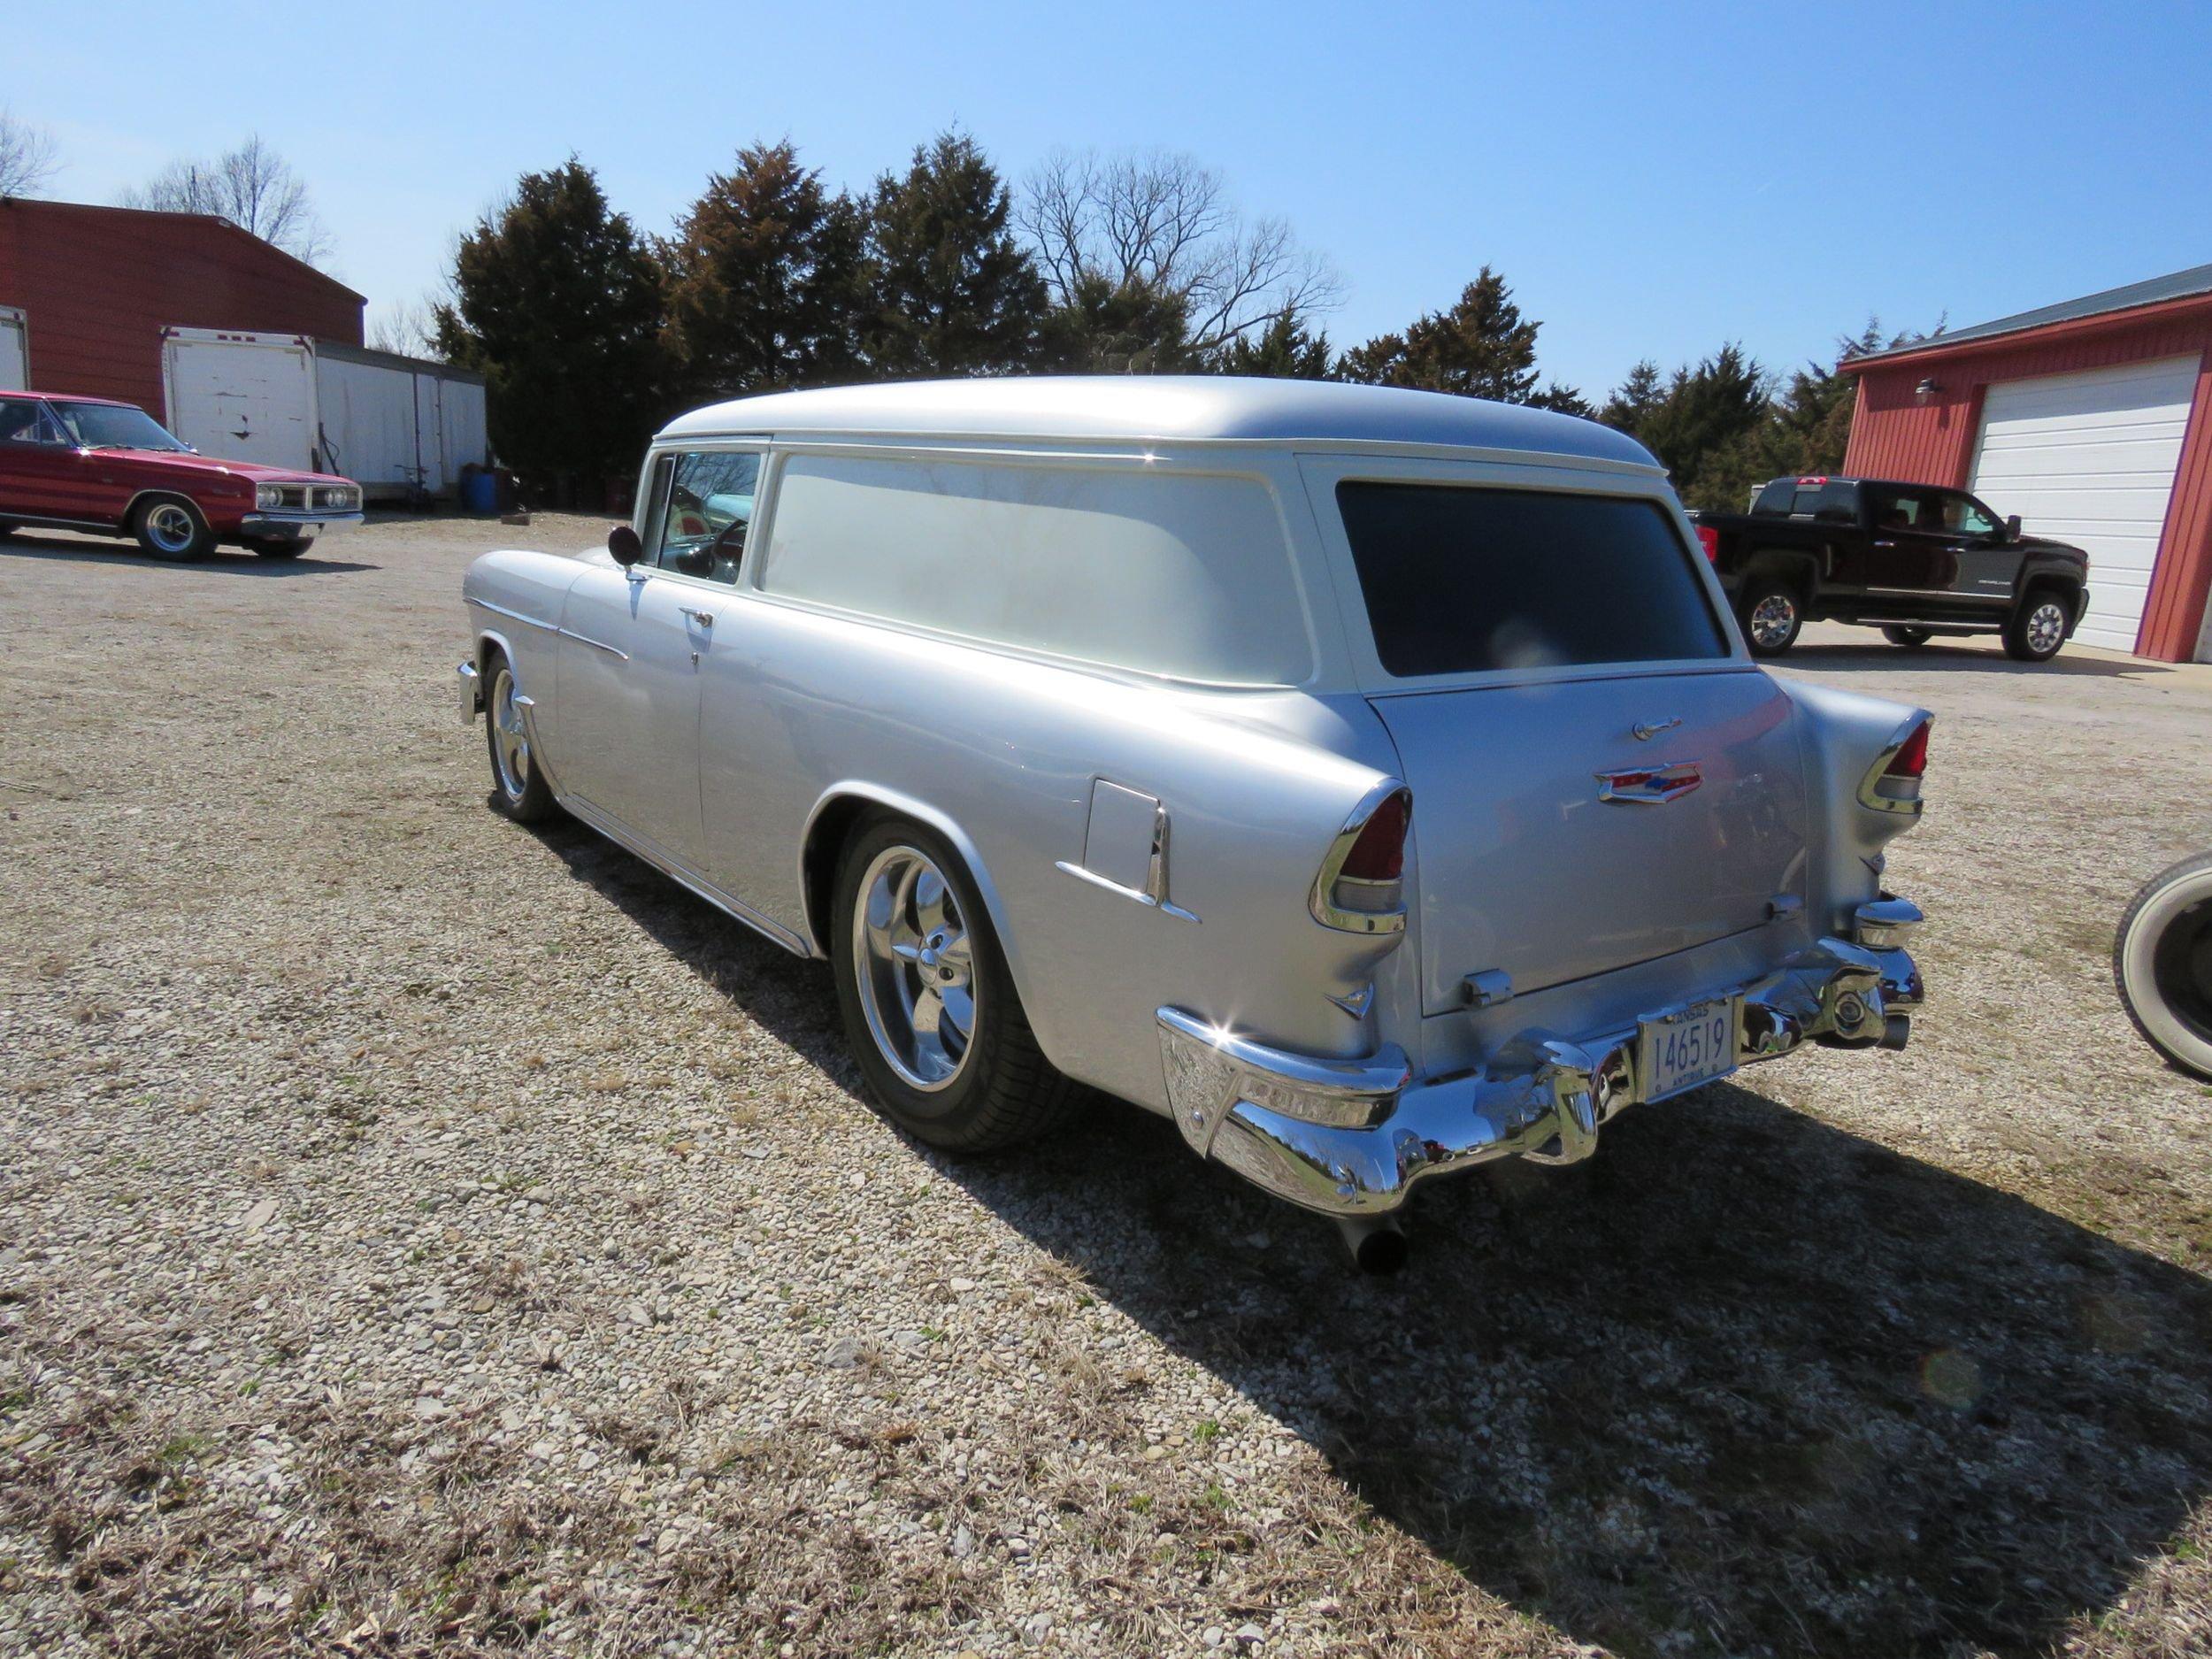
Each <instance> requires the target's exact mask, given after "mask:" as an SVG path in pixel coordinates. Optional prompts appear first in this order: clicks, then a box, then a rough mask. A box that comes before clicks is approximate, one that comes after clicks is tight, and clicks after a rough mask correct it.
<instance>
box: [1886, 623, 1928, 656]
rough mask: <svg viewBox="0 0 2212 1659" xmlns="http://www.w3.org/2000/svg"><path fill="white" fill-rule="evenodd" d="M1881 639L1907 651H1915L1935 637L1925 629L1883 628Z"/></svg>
mask: <svg viewBox="0 0 2212 1659" xmlns="http://www.w3.org/2000/svg"><path fill="white" fill-rule="evenodd" d="M1882 637H1883V638H1884V639H1886V640H1887V641H1889V642H1890V643H1891V644H1892V645H1901V646H1903V647H1904V648H1905V649H1907V650H1912V651H1916V650H1918V649H1920V648H1921V647H1922V646H1924V645H1925V644H1926V643H1927V642H1928V641H1930V640H1932V639H1933V638H1935V635H1934V634H1931V633H1929V632H1928V630H1927V629H1925V628H1884V629H1883V630H1882Z"/></svg>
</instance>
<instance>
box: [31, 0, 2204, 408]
mask: <svg viewBox="0 0 2212 1659" xmlns="http://www.w3.org/2000/svg"><path fill="white" fill-rule="evenodd" d="M2208 64H2212V7H2205V6H2202V5H2183V4H2173V5H2165V4H2140V5H2128V6H2118V5H2087V4H2081V5H2030V4H2003V5H1985V4H1958V5H1934V6H1932V5H1924V4H1923V5H1897V6H1863V7H1839V8H1816V7H1811V6H1804V7H1786V8H1776V9H1774V10H1772V11H1763V10H1761V11H1754V10H1752V9H1750V8H1744V9H1741V10H1737V9H1732V8H1724V7H1717V6H1686V5H1665V4H1643V5H1622V6H1598V5H1594V6H1566V5H1561V6H1545V5H1540V4H1520V5H1506V6H1488V5H1471V4H1468V5H1452V6H1374V7H1363V6H1360V5H1356V4H1343V3H1342V0H1339V3H1338V4H1328V5H1321V4H1305V0H1279V3H1278V4H1266V5H1251V6H1219V7H1208V6H1203V5H1197V4H1180V5H1149V4H1118V5H1113V6H1099V7H1089V6H1084V7H1077V6H1015V5H975V6H960V5H952V4H947V5H943V6H940V7H937V8H927V7H922V6H917V5H912V4H905V5H891V4H876V3H875V0H849V3H848V4H836V5H828V6H825V5H820V4H803V5H784V6H773V7H761V6H751V5H732V4H724V5H690V4H671V3H666V0H664V3H663V4H651V5H634V6H627V7H619V8H618V7H609V6H602V5H587V4H570V3H567V0H540V3H539V4H531V5H526V6H504V5H497V4H481V5H477V4H471V5H451V4H448V5H443V6H426V5H416V4H404V3H402V0H394V3H391V4H380V5H377V6H375V7H373V8H370V7H359V6H349V5H346V4H322V5H319V6H298V5H292V4H287V5H281V6H276V5H272V6H265V7H264V6H249V5H221V4H195V5H191V6H184V7H180V6H177V5H175V4H163V5H146V6H140V5H124V4H97V3H96V0H87V3H85V4H79V5H75V6H47V7H31V8H17V9H16V10H14V11H13V12H11V13H10V17H9V22H8V26H7V30H6V47H5V54H4V57H0V105H5V106H7V107H9V108H10V109H12V111H13V112H14V113H15V114H16V115H17V116H19V117H20V118H23V119H29V120H32V121H35V122H36V123H39V124H41V125H43V126H45V127H48V128H50V130H51V131H52V133H53V134H54V136H55V137H56V139H57V141H58V144H59V147H60V150H61V153H62V157H63V159H64V160H65V163H66V164H67V165H66V166H65V170H64V171H63V172H62V173H60V174H59V175H58V177H57V178H56V180H54V181H53V183H52V185H51V186H50V194H53V195H56V196H65V197H70V198H74V199H80V200H88V201H108V200H112V199H113V197H114V196H115V194H116V192H118V191H119V189H121V188H124V187H125V186H126V185H128V184H130V183H132V182H134V181H135V180H139V179H142V177H144V176H145V175H147V174H149V173H152V172H153V171H155V170H156V169H157V168H158V167H159V166H160V165H162V164H163V163H164V162H165V161H166V160H168V159H169V158H171V157H173V156H177V155H180V154H202V153H211V152H214V151H217V150H221V149H223V148H225V147H227V145H229V144H231V143H233V142H236V141H237V140H238V139H240V138H242V136H244V135H245V134H247V133H248V132H249V131H251V130H258V131H259V132H260V133H261V134H262V135H263V136H264V137H265V138H266V139H268V140H269V141H271V142H273V144H275V145H276V147H277V148H278V149H279V150H281V151H282V152H283V153H284V154H285V155H286V156H287V157H288V158H289V159H290V160H291V161H292V162H293V164H294V165H296V167H297V168H298V169H299V170H300V171H301V172H302V173H303V174H304V175H305V176H306V177H307V179H308V180H310V182H311V185H312V187H313V189H314V193H315V197H316V200H317V202H318V204H319V207H320V209H321V211H322V214H323V217H324V218H325V219H326V221H327V222H328V225H329V227H330V229H331V231H332V233H333V234H334V240H335V243H336V249H335V254H334V259H333V261H332V265H333V269H334V271H335V273H337V274H339V275H340V276H342V278H343V279H344V280H347V281H349V282H350V283H351V284H352V285H353V286H354V287H356V288H359V289H361V290H362V291H363V292H365V294H367V295H368V296H369V298H370V300H371V302H372V315H373V314H374V312H375V311H376V310H377V309H379V308H381V307H383V306H385V305H387V304H388V303H391V302H394V301H400V300H407V299H412V298H414V297H417V296H419V295H420V294H422V292H423V291H424V290H425V289H426V288H429V287H430V286H432V285H433V284H434V282H435V281H436V280H438V278H439V275H440V273H441V271H442V267H443V265H444V263H445V260H446V256H447V253H448V250H449V247H450V244H451V241H452V237H453V235H454V233H455V231H456V230H457V228H458V227H461V226H463V225H465V224H466V223H468V222H469V221H471V220H472V219H473V218H474V217H475V216H476V215H477V214H478V213H479V212H480V211H482V210H483V209H484V207H485V206H486V205H487V204H489V203H491V202H492V201H494V200H495V198H496V197H497V196H499V195H500V193H501V192H502V190H503V188H505V187H506V186H507V184H508V183H509V182H510V181H511V180H512V179H513V177H514V176H515V174H516V173H518V172H519V171H521V170H523V169H526V168H534V167H541V166H545V165H550V164H553V163H556V162H558V161H559V160H561V159H562V158H563V157H565V156H566V155H567V154H568V152H569V151H571V150H574V151H576V152H577V153H578V154H579V155H580V156H581V157H583V158H584V159H585V160H586V161H587V162H588V163H590V164H591V165H595V166H596V167H597V168H598V169H599V170H600V173H601V176H602V178H603V180H604V182H605V184H606V186H607V188H608V190H609V193H610V194H611V196H612V197H613V198H614V200H615V203H616V204H617V205H618V206H619V207H621V208H622V209H624V210H625V211H627V212H629V213H630V214H631V215H632V216H633V217H634V219H636V220H637V221H638V223H639V224H640V225H641V227H645V228H648V229H650V230H656V231H657V230H662V229H664V228H665V227H667V226H668V224H669V223H670V221H671V220H672V219H673V218H674V216H675V215H676V214H677V213H678V212H679V211H680V209H681V208H682V207H683V205H684V204H686V202H687V201H688V200H689V199H690V197H691V196H694V195H695V194H696V192H697V190H698V188H699V187H700V184H701V182H702V181H703V179H704V177H705V175H706V174H707V173H708V172H709V171H710V169H713V168H717V167H719V166H723V165H726V164H727V162H728V160H729V158H730V157H731V156H732V154H733V152H734V150H736V148H737V147H738V146H739V145H740V144H741V143H744V142H749V141H751V140H753V139H756V138H771V139H772V138H779V137H785V136H788V137H789V138H791V139H792V140H793V141H794V142H796V143H797V144H798V145H799V147H800V149H801V150H802V152H803V155H804V156H805V157H806V158H807V159H808V160H809V161H810V163H811V164H813V165H818V166H819V167H821V168H822V169H824V171H825V173H826V176H827V177H828V179H830V180H832V181H833V182H838V183H843V184H849V185H851V186H855V187H859V186H862V185H864V184H865V183H866V182H867V181H868V180H870V179H871V178H872V177H873V175H874V174H875V173H878V172H879V171H881V170H882V169H884V168H885V167H887V166H890V165H895V164H898V163H901V162H902V161H903V160H904V158H905V157H906V156H907V155H908V153H909V152H910V150H911V149H912V147H913V146H914V144H915V143H917V142H919V141H921V140H923V139H925V138H926V137H927V136H928V135H929V134H931V133H933V132H934V131H935V130H937V129H938V128H940V127H943V126H945V125H947V124H948V123H954V122H956V123H958V124H960V125H961V126H963V127H965V128H966V129H968V130H969V131H970V132H972V133H973V134H975V135H976V137H977V138H978V139H979V140H980V141H981V142H982V143H983V144H984V145H985V146H986V147H987V149H988V150H990V151H991V152H992V154H993V155H994V157H995V158H996V159H997V160H998V161H999V163H1000V165H1002V167H1003V168H1004V169H1005V170H1006V171H1007V172H1008V173H1010V175H1013V176H1016V177H1018V176H1019V175H1020V174H1021V173H1024V172H1025V170H1026V169H1027V168H1028V167H1030V166H1031V165H1033V163H1034V162H1035V161H1036V160H1037V159H1038V158H1039V157H1041V156H1042V155H1044V154H1045V153H1046V152H1048V151H1049V150H1052V149H1053V148H1055V147H1056V146H1068V147H1075V148H1082V147H1091V146H1094V147H1099V148H1105V149H1111V148H1115V147H1120V146H1155V147H1164V148H1169V149H1177V150H1189V151H1191V152H1192V153H1193V154H1194V155H1195V156H1197V157H1199V158H1200V159H1201V160H1202V161H1204V162H1207V163H1209V164H1210V165H1214V166H1216V167H1217V168H1219V169H1220V170H1221V171H1222V172H1223V173H1225V174H1226V175H1227V177H1228V179H1229V180H1230V183H1231V185H1232V187H1233V190H1234V193H1235V195H1236V196H1237V199H1238V201H1239V203H1240V205H1242V206H1243V207H1245V208H1246V209H1247V210H1248V211H1254V212H1260V213H1279V214H1282V215H1285V216H1286V217H1287V218H1289V219H1291V221H1292V222H1293V224H1294V226H1295V227H1296V228H1297V230H1298V232H1299V234H1300V235H1301V237H1302V239H1303V240H1304V241H1305V242H1307V243H1308V244H1310V245H1311V246H1313V247H1316V248H1318V249H1320V250H1323V251H1325V253H1327V254H1328V255H1329V256H1330V257H1332V258H1333V260H1334V261H1335V263H1336V265H1338V267H1339V268H1340V271H1341V272H1342V273H1343V275H1344V278H1345V280H1346V289H1347V292H1346V300H1345V303H1344V304H1343V306H1342V308H1341V309H1340V311H1338V312H1337V313H1336V314H1335V315H1334V316H1333V317H1332V318H1330V319H1328V326H1329V328H1330V332H1331V334H1332V336H1333V338H1335V339H1336V340H1338V341H1339V342H1354V341H1356V340H1359V339H1362V338H1364V337H1365V336H1367V335H1368V334H1372V333H1375V332H1378V331H1379V330H1382V329H1386V328H1391V327H1395V326H1401V325H1402V323H1404V322H1405V321H1406V320H1408V319H1410V318H1412V317H1413V316H1415V315H1417V313H1419V312H1420V311H1424V310H1430V309H1434V308H1437V307H1440V306H1442V305H1446V304H1448V303H1450V302H1451V300H1452V299H1453V298H1454V297H1455V296H1456V294H1457V293H1458V290H1459V288H1461V286H1462V285H1463V284H1464V283H1465V282H1466V281H1467V280H1469V279H1470V278H1471V277H1472V276H1473V274H1474V273H1475V272H1476V271H1477V269H1478V268H1479V267H1480V266H1481V265H1483V264H1484V263H1485V262H1488V263H1490V264H1492V265H1495V266H1497V267H1498V268H1499V269H1501V270H1502V271H1503V272H1504V273H1505V274H1506V277H1507V279H1508V280H1509V281H1510V282H1511V284H1512V285H1513V288H1514V289H1515V291H1516V294H1517V297H1518V298H1519V299H1520V301H1521V303H1522V304H1523V306H1524V308H1525V311H1527V313H1528V314H1529V315H1531V316H1532V317H1535V318H1538V319H1541V320H1542V322H1543V324H1544V330H1543V334H1542V338H1541V343H1540V350H1541V362H1542V367H1543V369H1544V371H1545V373H1547V374H1548V375H1550V376H1553V377H1555V378H1557V379H1560V380H1565V381H1566V382H1568V383H1570V384H1572V385H1577V386H1579V387H1580V388H1583V390H1584V391H1585V392H1586V393H1588V394H1593V395H1602V393H1603V392H1604V391H1605V390H1606V389H1607V388H1609V387H1611V386H1612V385H1614V384H1615V383H1617V381H1618V380H1620V378H1621V376H1622V375H1623V374H1624V373H1625V372H1626V370H1627V369H1628V367H1629V365H1631V364H1632V363H1633V362H1634V361H1635V360H1636V359H1637V358H1638V357H1655V358H1657V359H1658V360H1660V361H1661V362H1662V363H1663V364H1666V365H1672V364H1673V363H1675V362H1678V361H1680V360H1683V359H1686V358H1690V357H1696V356H1699V355H1701V354H1702V353H1705V352H1708V351H1709V350H1711V349H1713V348H1715V347H1716V346H1717V345H1718V344H1720V343H1721V342H1724V341H1726V340H1740V341H1741V342H1743V343H1744V344H1745V345H1746V346H1747V347H1748V348H1749V349H1751V351H1752V352H1753V353H1754V354H1755V355H1756V356H1757V357H1760V358H1761V359H1762V360H1763V361H1765V362H1767V363H1769V364H1770V365H1789V364H1792V363H1793V362H1796V361H1798V360H1801V359H1802V358H1805V357H1812V356H1816V355H1823V356H1824V355H1826V354H1827V353H1828V352H1829V350H1830V342H1831V341H1832V338H1833V336H1834V335H1835V334H1838V333H1839V332H1843V331H1846V330H1855V328H1856V327H1857V326H1859V325H1860V324H1861V323H1863V321H1864V319H1866V317H1867V315H1868V313H1869V312H1870V311H1871V312H1878V313H1879V314H1880V316H1881V318H1882V319H1883V320H1884V322H1885V323H1886V324H1890V325H1893V326H1901V325H1909V326H1916V327H1925V326H1931V325H1932V324H1933V323H1934V322H1935V320H1936V319H1937V318H1938V317H1939V316H1940V315H1942V314H1944V313H1946V312H1947V313H1948V315H1949V317H1950V319H1951V321H1952V323H1953V324H1954V325H1962V324H1965V323H1970V322H1976V321H1980V320H1983V319H1987V318H1990V317H1994V316H1999V315H2002V314H2004V313H2007V312H2009V311H2018V310H2023V309H2025V308H2027V307H2030V306H2033V305H2039V304H2043V303H2049V302H2052V301H2055V300H2060V299H2065V298H2070V297H2071V296H2075V295H2078V294H2085V293H2088V292H2092V291H2093V290H2095V289H2098V288H2108V287H2111V286H2114V285H2116V284H2119V283H2122V282H2127V281H2132V280H2137V279H2139V278H2142V277H2147V276H2152V275H2156V274H2159V273H2164V272H2168V271H2172V270H2177V269H2180V268H2182V267H2184V266H2187V265H2200V264H2203V263H2206V262H2208V261H2212V96H2208V93H2207V90H2206V85H2207V78H2206V75H2205V73H2204V72H2205V68H2206V66H2207V65H2208ZM227 87H235V88H238V90H239V94H240V96H239V98H238V100H237V103H236V105H235V107H233V106H232V104H230V103H229V102H228V101H227V99H226V97H225V96H224V90H225V88H227Z"/></svg>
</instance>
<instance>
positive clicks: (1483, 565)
mask: <svg viewBox="0 0 2212 1659" xmlns="http://www.w3.org/2000/svg"><path fill="white" fill-rule="evenodd" d="M1336 499H1337V507H1338V510H1339V511H1340V512H1341V513H1342V514H1343V516H1344V531H1345V534H1346V536H1347V537H1348V539H1349V540H1350V541H1351V544H1352V562H1353V565H1354V566H1355V567H1356V569H1357V571H1358V572H1359V584H1360V591H1361V593H1362V595H1363V596H1364V598H1365V599H1366V602H1367V619H1368V622H1369V623H1370V625H1371V626H1372V627H1373V629H1374V634H1375V652H1376V655H1377V656H1378V657H1380V658H1381V659H1382V665H1383V667H1384V668H1385V669H1386V670H1387V671H1388V672H1390V673H1392V674H1393V675H1395V676H1396V677H1398V678H1399V679H1402V680H1410V679H1416V678H1418V677H1420V676H1422V675H1425V674H1471V673H1481V672H1486V671H1489V670H1493V669H1525V668H1548V667H1560V666H1569V665H1573V664H1590V663H1645V662H1671V661H1677V660H1681V659H1687V658H1711V657H1726V656H1727V655H1728V641H1727V638H1726V636H1725V635H1724V634H1723V633H1722V631H1721V626H1720V621H1719V618H1717V617H1716V616H1715V615H1714V614H1713V608H1712V606H1711V605H1710V604H1709V603H1707V602H1706V597H1705V589H1704V587H1703V585H1702V584H1701V582H1700V580H1698V575H1697V572H1696V570H1695V569H1694V567H1693V565H1692V564H1691V556H1690V550H1689V549H1688V548H1687V547H1686V545H1684V542H1683V540H1682V537H1681V535H1680V534H1679V533H1678V531H1677V530H1676V528H1675V526H1674V523H1673V520H1672V519H1671V518H1669V517H1668V515H1667V514H1666V513H1665V512H1664V511H1663V510H1662V509H1661V508H1660V507H1659V506H1658V505H1657V504H1656V503H1653V502H1648V501H1636V500H1628V499H1624V498H1621V497H1617V496H1610V495H1570V494H1562V493H1555V492H1552V491H1544V490H1517V489H1468V488H1458V487H1455V486H1452V485H1445V484H1381V483H1367V482H1353V481H1347V482H1345V483H1341V484H1339V485H1338V486H1337V489H1336Z"/></svg>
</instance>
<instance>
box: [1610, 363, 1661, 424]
mask: <svg viewBox="0 0 2212 1659" xmlns="http://www.w3.org/2000/svg"><path fill="white" fill-rule="evenodd" d="M1666 396H1667V383H1666V379H1665V377H1664V376H1663V375H1662V374H1661V373H1659V365H1657V364H1655V363H1654V362H1653V361H1652V360H1651V359H1650V358H1649V357H1646V358H1645V359H1644V360H1643V361H1642V362H1640V363H1639V364H1638V365H1636V366H1635V367H1634V368H1632V369H1631V370H1629V372H1628V378H1627V379H1626V380H1624V381H1622V382H1621V384H1620V387H1619V388H1618V389H1617V390H1616V391H1615V392H1614V394H1613V396H1610V397H1609V398H1607V399H1606V400H1605V407H1604V408H1603V409H1601V410H1600V411H1598V419H1600V420H1601V421H1603V422H1604V423H1605V424H1606V425H1607V426H1614V427H1617V428H1618V429H1619V430H1621V431H1623V432H1625V433H1627V434H1629V435H1630V436H1631V437H1635V436H1636V435H1637V434H1638V432H1639V430H1640V428H1641V426H1643V423H1644V422H1645V421H1646V420H1647V419H1649V418H1650V415H1651V412H1652V411H1654V410H1655V409H1657V408H1658V407H1659V405H1660V404H1661V403H1664V402H1665V401H1666Z"/></svg>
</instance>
